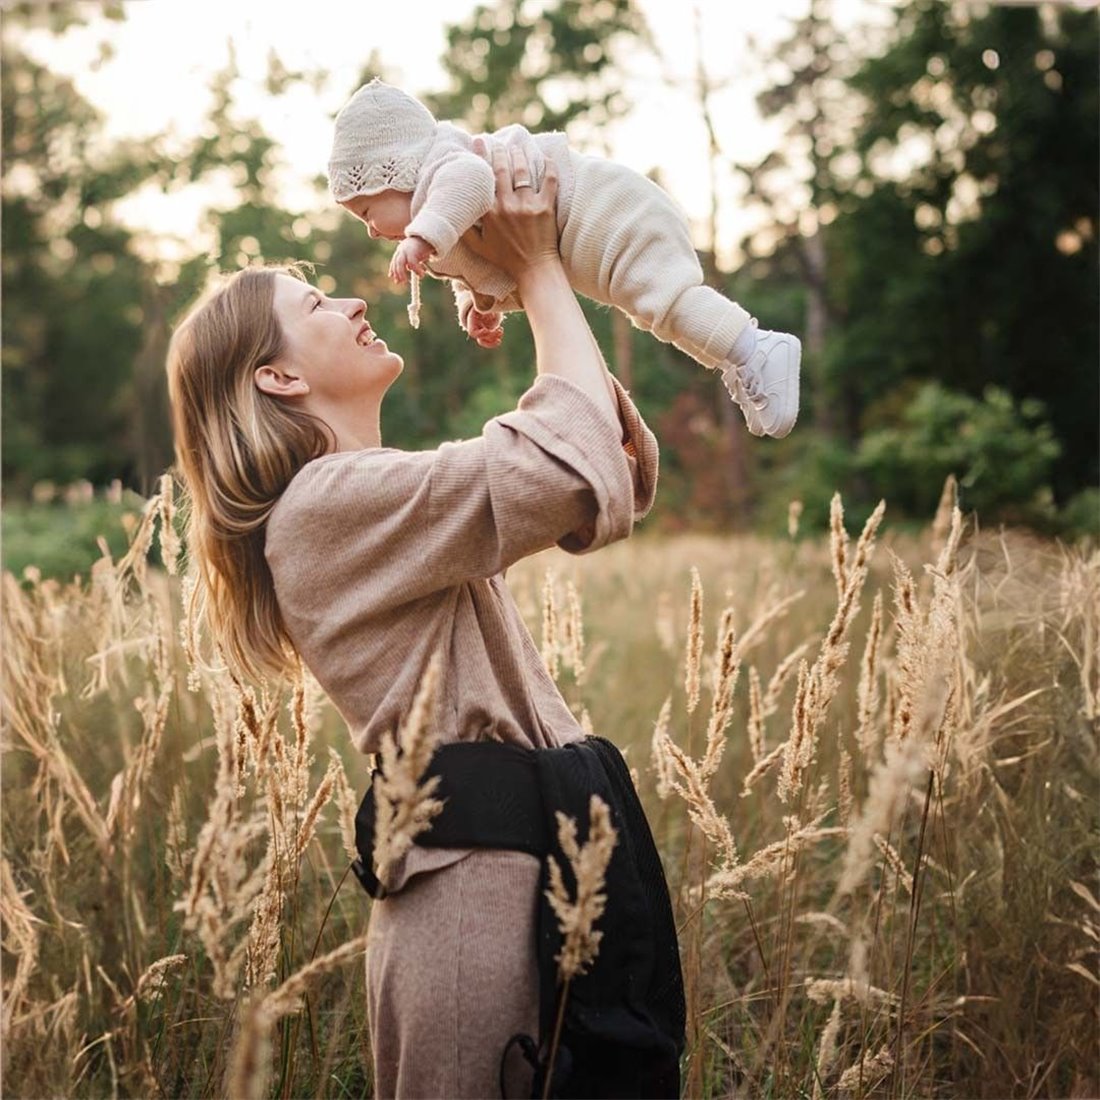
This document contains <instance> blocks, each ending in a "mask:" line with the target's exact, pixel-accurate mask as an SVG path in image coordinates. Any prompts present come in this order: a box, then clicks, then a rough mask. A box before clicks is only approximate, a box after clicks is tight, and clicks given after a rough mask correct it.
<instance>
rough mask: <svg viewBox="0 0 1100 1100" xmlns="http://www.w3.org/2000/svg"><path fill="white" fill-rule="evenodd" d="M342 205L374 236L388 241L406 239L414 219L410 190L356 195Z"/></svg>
mask: <svg viewBox="0 0 1100 1100" xmlns="http://www.w3.org/2000/svg"><path fill="white" fill-rule="evenodd" d="M340 205H341V206H342V207H343V208H344V209H345V210H349V211H350V212H351V213H352V214H354V215H355V216H356V217H357V218H358V219H359V220H360V221H361V222H362V223H363V224H364V225H365V226H366V227H367V232H368V233H369V234H370V235H371V236H372V237H385V238H386V240H388V241H400V240H402V239H404V236H405V227H406V226H407V225H408V224H409V222H410V221H412V195H411V194H410V193H409V192H408V191H379V192H378V194H377V195H356V196H355V197H354V198H351V199H346V200H345V201H344V202H342V203H340Z"/></svg>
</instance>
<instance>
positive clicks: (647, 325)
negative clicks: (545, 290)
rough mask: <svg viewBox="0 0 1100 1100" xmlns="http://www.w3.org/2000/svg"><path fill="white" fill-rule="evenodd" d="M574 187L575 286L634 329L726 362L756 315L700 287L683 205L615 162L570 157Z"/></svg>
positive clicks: (566, 251)
mask: <svg viewBox="0 0 1100 1100" xmlns="http://www.w3.org/2000/svg"><path fill="white" fill-rule="evenodd" d="M573 169H574V172H575V181H576V182H575V185H574V190H573V194H572V201H571V203H570V208H569V214H568V218H567V220H566V224H565V227H564V229H563V231H562V234H561V254H562V258H563V259H564V260H565V263H566V266H567V268H568V269H569V274H570V281H571V282H572V284H573V289H574V290H577V291H579V292H580V293H581V294H583V295H585V296H586V297H588V298H594V299H595V300H596V301H598V302H603V303H604V304H606V305H612V306H616V307H617V308H619V309H621V310H622V311H623V312H624V313H626V314H627V315H628V316H629V317H630V319H631V320H632V321H633V322H634V324H635V326H636V327H638V328H640V329H644V330H646V331H647V332H652V333H653V334H654V335H655V336H656V337H657V338H658V339H659V340H663V341H664V342H665V343H671V344H675V346H676V347H678V348H679V349H680V350H681V351H683V352H686V353H687V354H688V355H690V356H691V357H692V359H694V360H695V361H696V362H698V363H702V365H703V366H705V367H711V368H713V367H717V366H720V365H721V364H722V363H723V362H725V361H726V360H727V358H728V357H729V354H730V349H731V348H732V347H733V345H734V343H735V342H736V340H737V337H738V336H740V335H741V333H742V332H743V331H744V329H745V326H746V325H748V324H749V322H750V320H751V318H750V317H749V314H748V313H747V312H746V311H745V310H744V309H742V308H741V306H739V305H738V304H737V303H736V302H732V301H730V300H729V299H728V298H725V297H723V296H722V295H721V294H719V293H718V291H716V290H714V289H713V288H712V287H708V286H705V285H704V284H703V269H702V267H701V266H700V264H699V258H698V256H696V254H695V248H694V247H693V245H692V243H691V237H690V235H689V233H688V225H687V222H686V220H685V219H684V215H683V214H682V213H681V211H680V209H679V207H677V206H676V204H675V203H674V202H673V201H672V199H671V198H670V197H669V196H668V195H667V194H666V193H665V192H664V191H663V190H661V188H660V187H658V186H657V185H656V184H655V183H653V182H652V181H651V180H648V179H646V178H645V176H642V175H640V174H639V173H637V172H634V171H633V170H631V169H629V168H626V167H624V166H623V165H620V164H616V163H614V162H613V161H609V160H602V159H599V158H596V157H582V156H576V155H573Z"/></svg>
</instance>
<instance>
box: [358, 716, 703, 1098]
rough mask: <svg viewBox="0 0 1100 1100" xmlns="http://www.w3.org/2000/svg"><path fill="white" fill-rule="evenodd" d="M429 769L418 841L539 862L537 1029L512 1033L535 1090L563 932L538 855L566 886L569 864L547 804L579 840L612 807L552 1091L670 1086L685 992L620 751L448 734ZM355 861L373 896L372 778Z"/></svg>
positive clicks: (595, 741)
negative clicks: (605, 858) (427, 821)
mask: <svg viewBox="0 0 1100 1100" xmlns="http://www.w3.org/2000/svg"><path fill="white" fill-rule="evenodd" d="M427 776H439V778H440V783H439V786H438V788H437V790H436V792H435V795H434V797H436V798H439V799H442V800H443V810H442V811H441V812H440V814H439V815H438V816H437V817H436V818H434V820H433V822H432V827H431V828H430V829H429V830H428V831H426V832H424V833H421V834H420V835H419V836H418V837H417V838H416V843H417V844H420V845H423V846H425V847H435V848H505V849H512V850H517V851H522V852H528V853H529V854H531V855H534V856H537V857H538V858H539V859H540V860H541V862H542V875H541V880H540V890H539V911H538V972H539V1034H538V1036H528V1035H516V1036H513V1038H512V1039H511V1041H510V1042H509V1044H508V1048H506V1050H505V1051H504V1052H503V1054H502V1056H501V1070H502V1072H501V1088H502V1095H503V1066H504V1057H505V1056H506V1055H507V1053H508V1049H510V1048H511V1046H512V1045H518V1046H519V1047H520V1049H521V1050H522V1052H523V1054H524V1057H525V1058H526V1059H527V1061H528V1062H529V1063H530V1064H531V1066H532V1067H533V1069H534V1071H535V1073H534V1084H533V1089H532V1095H533V1096H542V1095H543V1091H544V1085H545V1077H546V1071H547V1061H548V1055H549V1048H550V1040H551V1036H552V1035H553V1031H554V1024H555V1020H556V1017H557V1009H558V992H559V987H558V981H557V964H556V962H555V955H557V954H558V953H559V951H560V950H561V942H562V937H561V933H560V931H559V929H558V924H557V920H556V919H555V916H554V912H553V910H552V909H551V908H550V904H549V902H548V901H547V900H546V896H545V890H546V888H547V887H548V885H549V878H548V869H547V868H548V864H547V860H546V856H547V855H553V856H554V858H555V860H556V861H557V863H558V865H559V867H561V869H562V873H563V877H564V878H565V884H566V888H567V889H568V890H569V891H570V894H571V896H575V890H576V883H575V882H574V881H572V875H571V870H570V866H569V861H568V860H567V859H566V858H565V857H564V853H562V851H561V850H560V847H559V845H558V833H557V824H556V819H555V811H556V810H560V811H561V812H563V813H565V814H567V815H569V816H570V817H573V818H574V819H575V820H576V821H577V822H578V832H579V834H580V835H579V836H578V843H583V841H584V832H585V829H586V823H587V821H588V812H589V799H590V797H591V795H593V794H597V795H599V796H600V798H602V799H603V800H604V802H606V803H607V805H608V806H609V807H610V810H611V822H612V826H613V827H614V828H615V830H616V831H617V834H618V840H617V843H616V845H615V847H614V849H613V851H612V854H611V861H610V863H609V864H608V868H607V872H606V876H605V890H604V892H605V893H606V895H607V905H606V908H605V910H604V913H603V915H602V916H601V918H600V919H599V922H598V924H597V928H598V929H599V930H600V931H602V932H603V937H602V939H601V941H600V947H599V953H598V954H597V956H596V959H595V961H594V962H593V963H592V964H591V966H590V967H589V969H588V971H587V972H586V973H584V974H580V975H577V976H575V977H574V978H573V979H572V981H571V982H570V986H569V994H568V998H567V1000H566V1008H565V1016H564V1019H563V1023H562V1031H561V1037H560V1040H559V1043H558V1048H557V1054H556V1057H555V1059H554V1066H553V1080H552V1082H551V1087H550V1092H549V1095H551V1096H555V1097H562V1098H565V1097H678V1096H679V1095H680V1069H679V1063H680V1055H681V1054H682V1053H683V1049H684V989H683V979H682V977H681V972H680V956H679V950H678V947H677V943H676V927H675V924H674V921H673V917H672V906H671V904H670V902H669V896H668V887H667V885H666V883H665V876H664V872H663V869H662V867H661V860H660V856H659V855H658V854H657V849H656V846H655V845H654V843H653V836H652V833H651V832H650V829H649V824H648V823H647V821H646V818H645V813H644V811H643V809H642V806H641V803H640V802H639V801H638V796H637V793H636V791H635V790H634V784H633V782H632V780H631V778H630V773H629V771H628V770H627V767H626V763H625V762H624V760H623V758H622V754H621V753H620V752H619V750H618V749H617V748H616V747H615V745H613V744H612V743H611V742H610V741H607V740H605V739H604V738H601V737H588V738H586V739H585V740H583V741H578V742H574V743H572V744H568V745H565V746H563V747H561V748H556V749H538V750H534V749H524V748H521V747H520V746H517V745H506V744H501V743H499V742H474V743H462V742H460V743H457V744H449V745H444V746H441V747H440V748H439V749H437V750H436V753H435V755H434V756H433V758H432V762H431V764H430V765H429V767H428V771H427ZM355 826H356V829H355V832H356V847H357V848H358V850H359V856H360V858H359V859H357V860H356V861H355V862H354V863H353V865H352V867H353V870H354V871H355V874H356V876H357V877H358V878H359V881H360V882H361V883H362V884H363V887H364V888H365V889H366V890H367V892H368V893H369V894H370V895H371V896H372V897H374V898H381V897H384V896H385V889H384V887H382V885H381V884H380V883H379V881H378V879H377V878H376V877H375V875H374V873H373V871H372V867H373V862H372V851H373V848H374V797H373V789H372V790H369V791H368V792H367V795H366V797H365V798H364V799H363V802H362V804H361V806H360V807H359V813H358V814H357V816H356V820H355Z"/></svg>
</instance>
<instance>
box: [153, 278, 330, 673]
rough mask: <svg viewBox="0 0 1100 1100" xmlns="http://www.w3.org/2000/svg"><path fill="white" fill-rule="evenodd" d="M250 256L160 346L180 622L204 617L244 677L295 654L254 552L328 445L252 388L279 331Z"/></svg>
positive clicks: (323, 434) (324, 434)
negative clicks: (177, 495)
mask: <svg viewBox="0 0 1100 1100" xmlns="http://www.w3.org/2000/svg"><path fill="white" fill-rule="evenodd" d="M280 274H283V275H293V276H295V277H297V278H302V275H301V273H300V271H299V269H298V267H297V266H293V265H292V266H289V267H250V268H245V269H244V270H243V271H239V272H237V273H236V274H234V275H231V276H229V277H228V278H225V279H223V280H221V282H220V284H219V285H216V286H215V287H214V288H213V289H212V290H208V291H207V292H206V293H205V294H204V295H203V296H202V297H201V298H200V299H199V301H198V302H197V303H196V304H195V305H194V306H193V307H192V308H191V310H190V311H189V312H188V314H187V316H186V317H185V318H184V320H183V321H182V322H181V323H180V324H179V326H178V327H177V328H176V331H175V332H174V333H173V335H172V340H171V342H170V344H169V346H168V364H167V368H168V393H169V397H170V400H171V404H172V425H173V431H174V434H175V447H176V465H177V469H178V471H179V473H180V475H181V477H182V479H183V483H184V490H185V509H186V512H187V515H188V521H187V545H188V556H189V558H190V563H191V567H192V569H191V573H192V576H193V579H194V588H193V590H192V592H191V595H190V596H189V598H188V601H187V603H188V608H187V613H188V618H189V620H190V624H191V627H192V628H193V629H194V628H203V627H204V628H205V629H206V632H207V633H208V634H209V636H210V638H211V640H212V641H213V642H214V644H215V645H216V646H217V647H218V649H220V650H221V653H222V656H223V657H224V658H225V660H226V661H227V662H228V663H229V665H230V667H231V669H233V670H234V671H236V672H238V673H240V674H242V675H245V676H248V677H250V678H253V679H260V678H262V677H264V676H267V675H271V676H274V677H279V676H283V675H287V674H290V675H295V674H296V672H297V666H298V658H297V653H296V651H295V649H294V646H293V643H292V642H291V639H290V636H289V634H288V633H287V630H286V626H285V624H284V623H283V619H282V616H281V615H280V613H279V606H278V603H277V602H276V600H275V586H274V582H273V581H272V577H271V571H270V570H269V569H268V566H267V561H266V559H265V558H264V537H265V531H266V525H267V519H268V516H270V514H271V510H272V508H273V507H274V505H275V502H276V501H277V500H278V499H279V496H280V495H281V494H282V492H283V490H284V489H285V488H286V487H287V485H288V484H289V483H290V480H291V478H292V477H294V475H295V474H296V473H297V472H298V471H299V470H300V469H301V468H302V467H303V466H304V465H305V464H306V463H307V462H309V461H310V460H311V459H313V458H317V457H318V456H319V455H322V454H324V453H325V452H326V451H327V450H329V449H330V448H331V445H332V444H333V443H334V437H333V435H332V432H331V430H330V429H329V428H328V426H327V425H325V424H324V422H323V421H321V420H319V419H318V418H317V417H314V416H312V415H310V414H309V413H306V412H304V411H302V410H301V409H299V408H297V407H296V406H295V405H293V404H292V403H290V402H287V401H282V400H280V399H278V398H275V397H271V396H269V395H268V394H266V393H263V392H262V391H261V390H259V389H258V388H257V386H256V384H255V381H254V374H255V371H256V369H257V367H261V366H263V365H264V364H266V363H271V362H273V361H275V360H277V359H278V358H279V357H280V356H281V355H282V354H283V352H284V350H285V346H286V345H285V339H284V335H283V330H282V327H281V325H280V324H279V319H278V317H277V316H276V314H275V309H274V297H275V280H276V276H277V275H280Z"/></svg>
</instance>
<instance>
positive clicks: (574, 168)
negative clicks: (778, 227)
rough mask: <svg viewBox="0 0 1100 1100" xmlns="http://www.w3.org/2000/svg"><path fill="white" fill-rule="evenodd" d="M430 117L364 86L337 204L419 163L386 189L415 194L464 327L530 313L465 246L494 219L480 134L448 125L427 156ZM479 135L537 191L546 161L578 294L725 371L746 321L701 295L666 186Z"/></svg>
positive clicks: (543, 138) (558, 140)
mask: <svg viewBox="0 0 1100 1100" xmlns="http://www.w3.org/2000/svg"><path fill="white" fill-rule="evenodd" d="M383 95H385V96H387V97H389V98H388V99H387V100H386V102H387V103H390V106H389V108H388V112H387V113H385V114H383V113H381V112H379V110H378V109H377V107H376V100H378V99H379V97H380V96H383ZM391 101H392V102H391ZM426 114H427V112H426V110H425V108H423V106H422V105H421V104H420V103H418V102H417V101H416V100H415V99H413V98H412V97H411V96H409V95H407V93H404V92H401V91H399V90H398V89H396V88H390V87H389V86H388V85H384V84H380V83H379V82H377V81H375V82H373V83H371V84H369V85H367V86H366V87H365V88H361V89H360V90H359V91H358V92H357V93H356V94H355V96H354V97H352V99H351V100H350V101H349V103H348V104H347V106H345V107H344V109H343V110H342V111H341V112H340V115H339V116H338V118H337V123H336V129H335V134H334V140H333V153H332V160H331V161H330V165H329V177H330V186H331V188H332V191H333V195H334V197H335V198H336V199H337V200H338V201H343V200H346V199H348V198H350V197H352V195H353V194H373V193H375V192H377V191H378V190H380V189H381V188H380V187H379V186H378V179H379V178H380V176H379V172H380V171H381V169H380V168H379V165H383V166H384V168H385V172H386V173H389V174H390V175H392V173H393V171H394V169H393V165H394V164H395V163H397V160H400V163H401V165H402V172H403V178H407V177H408V170H407V166H408V165H409V164H413V163H415V164H417V165H418V170H417V176H416V183H415V187H414V186H412V185H408V186H401V185H398V184H392V183H391V184H390V185H389V186H393V187H395V188H396V189H397V190H405V191H411V192H412V205H411V211H412V221H411V222H410V223H409V225H408V228H407V229H406V233H407V234H408V235H409V236H416V237H421V238H422V239H424V240H425V241H427V242H428V243H429V244H430V245H431V246H432V248H433V249H434V250H435V253H436V257H435V259H433V260H432V261H431V263H430V264H429V270H430V271H431V272H432V274H434V275H437V276H439V277H441V278H449V279H451V280H452V284H453V288H454V292H455V302H456V306H457V310H458V316H459V321H460V322H463V321H464V320H465V315H466V314H467V313H468V312H469V309H470V306H471V304H473V305H476V307H477V308H478V309H479V310H481V311H482V312H486V313H487V312H490V311H500V312H509V311H513V310H518V309H522V308H523V306H522V303H521V302H520V301H519V300H518V298H517V297H516V286H515V282H514V281H513V280H512V279H511V278H510V277H509V276H507V275H506V274H505V273H504V272H502V271H501V270H500V269H499V268H496V267H493V266H492V265H491V264H488V263H486V261H485V260H483V259H482V258H481V257H480V256H477V255H476V254H475V253H474V252H472V251H471V250H470V249H469V248H467V247H466V245H465V244H463V242H462V240H461V237H462V234H463V233H465V232H466V230H468V229H469V228H470V227H471V226H472V225H474V224H475V223H476V222H478V221H480V219H481V218H483V217H484V216H485V214H486V213H488V211H489V210H490V209H492V205H493V200H494V195H495V183H494V179H493V172H492V169H491V168H490V166H489V164H488V163H487V162H486V160H484V159H483V158H482V157H479V156H478V155H477V154H476V153H475V152H474V151H473V142H474V138H473V135H471V134H468V133H466V132H465V131H464V130H461V129H459V128H458V127H457V126H454V125H452V124H451V123H449V122H440V123H437V124H436V130H435V136H434V140H432V141H431V143H430V146H429V147H428V148H427V150H426V151H425V148H424V144H423V125H424V116H425V115H426ZM391 116H392V119H391ZM428 117H429V118H430V117H431V116H430V115H429V116H428ZM406 131H407V132H408V134H409V147H408V156H407V157H406V158H403V159H402V158H397V159H395V151H394V147H393V140H394V134H395V133H400V132H406ZM480 136H481V137H483V138H484V139H485V140H486V141H487V142H490V143H497V144H501V145H504V146H506V147H509V148H513V147H516V148H520V149H522V150H523V151H524V153H525V155H526V157H527V160H528V163H529V165H530V166H531V170H532V172H533V174H534V178H535V182H536V185H539V184H541V180H542V175H543V172H544V170H545V164H546V161H547V160H549V161H552V162H553V164H554V166H555V168H556V169H557V174H558V230H559V235H560V248H561V256H562V260H563V262H564V264H565V268H566V271H567V272H568V273H569V280H570V283H571V284H572V286H573V288H574V289H575V290H577V291H579V292H580V293H581V294H584V295H585V296H586V297H589V298H592V299H594V300H595V301H597V302H602V303H603V304H604V305H610V306H615V307H616V308H618V309H620V310H622V311H623V312H624V313H625V314H626V315H627V316H628V317H629V318H630V319H631V321H633V323H634V325H635V326H636V327H637V328H640V329H644V330H645V331H647V332H652V333H653V334H654V335H655V336H656V337H657V338H658V339H660V340H663V341H664V342H665V343H672V344H675V345H676V347H678V348H680V350H681V351H683V352H685V353H687V354H688V355H690V356H691V357H692V358H693V359H695V360H696V361H697V362H699V363H702V364H703V365H704V366H706V367H717V366H719V365H720V364H722V363H723V362H725V361H726V359H727V357H728V355H729V352H730V349H731V348H732V346H733V344H734V342H735V341H736V340H737V338H738V336H739V335H740V334H741V332H742V330H743V329H744V328H745V326H746V325H747V324H748V322H749V315H748V313H746V311H745V310H744V309H742V308H741V306H739V305H738V304H737V303H736V302H732V301H730V300H729V299H728V298H725V297H724V296H723V295H721V294H719V293H718V292H717V291H716V290H714V289H713V288H711V287H707V286H705V285H704V282H703V270H702V268H701V267H700V265H699V259H698V257H697V256H696V253H695V248H694V246H693V245H692V243H691V235H690V232H689V230H688V225H687V221H686V219H685V217H684V215H683V212H682V211H681V210H680V208H679V207H678V206H677V205H676V204H675V203H674V202H673V201H672V199H671V198H670V197H669V196H668V195H667V194H666V193H665V192H664V191H663V190H662V189H661V188H660V187H658V186H657V185H656V184H655V183H653V182H652V181H650V180H648V179H646V178H645V177H644V176H642V175H640V174H639V173H637V172H635V171H633V170H632V169H630V168H627V167H626V166H625V165H621V164H616V163H615V162H613V161H609V160H604V159H602V158H599V157H590V156H582V155H580V154H578V153H575V152H573V151H572V150H570V149H569V147H568V145H567V144H566V139H565V136H564V135H563V134H560V133H549V134H532V133H530V132H529V131H528V130H527V129H525V128H524V127H523V126H519V125H512V126H506V127H504V128H503V129H501V130H497V131H495V132H494V133H492V134H482V135H480ZM360 178H361V179H362V181H363V182H362V183H361V184H359V183H357V182H356V181H357V180H359V179H360Z"/></svg>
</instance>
